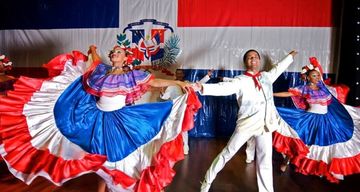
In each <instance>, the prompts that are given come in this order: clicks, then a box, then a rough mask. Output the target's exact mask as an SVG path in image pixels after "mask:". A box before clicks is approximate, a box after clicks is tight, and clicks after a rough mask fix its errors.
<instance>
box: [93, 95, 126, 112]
mask: <svg viewBox="0 0 360 192" xmlns="http://www.w3.org/2000/svg"><path fill="white" fill-rule="evenodd" d="M125 99H126V96H125V95H116V96H113V97H108V96H101V97H100V98H99V100H98V101H97V102H96V106H97V107H98V108H99V109H100V110H102V111H115V110H118V109H121V108H122V107H124V106H125Z"/></svg>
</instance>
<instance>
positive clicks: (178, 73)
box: [175, 69, 185, 81]
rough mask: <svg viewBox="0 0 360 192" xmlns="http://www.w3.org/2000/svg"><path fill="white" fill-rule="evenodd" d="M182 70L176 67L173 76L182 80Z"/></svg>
mask: <svg viewBox="0 0 360 192" xmlns="http://www.w3.org/2000/svg"><path fill="white" fill-rule="evenodd" d="M184 76H185V74H184V71H183V70H182V69H177V70H176V71H175V78H176V80H179V81H183V80H184Z"/></svg>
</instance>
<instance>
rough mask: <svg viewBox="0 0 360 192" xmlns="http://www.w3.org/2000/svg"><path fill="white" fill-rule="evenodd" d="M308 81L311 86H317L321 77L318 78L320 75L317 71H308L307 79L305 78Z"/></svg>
mask: <svg viewBox="0 0 360 192" xmlns="http://www.w3.org/2000/svg"><path fill="white" fill-rule="evenodd" d="M307 79H308V81H309V82H310V83H312V84H317V83H318V82H319V81H320V79H321V77H320V73H319V72H318V71H315V70H314V71H310V73H309V75H308V77H307Z"/></svg>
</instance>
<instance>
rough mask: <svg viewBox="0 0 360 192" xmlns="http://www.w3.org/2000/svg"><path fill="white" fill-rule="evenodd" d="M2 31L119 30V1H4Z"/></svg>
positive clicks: (0, 25)
mask: <svg viewBox="0 0 360 192" xmlns="http://www.w3.org/2000/svg"><path fill="white" fill-rule="evenodd" d="M1 4H2V5H1V7H2V11H0V18H1V24H0V30H4V29H69V28H117V27H118V26H119V1H118V0H93V1H87V0H76V1H74V0H62V1H54V0H52V1H51V0H30V1H22V0H4V1H2V2H1Z"/></svg>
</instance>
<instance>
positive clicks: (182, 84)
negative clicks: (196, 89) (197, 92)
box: [176, 81, 192, 93]
mask: <svg viewBox="0 0 360 192" xmlns="http://www.w3.org/2000/svg"><path fill="white" fill-rule="evenodd" d="M176 84H177V85H178V86H179V87H181V89H182V91H183V92H184V93H186V92H188V91H189V90H190V89H191V88H192V85H191V84H190V83H188V82H184V81H176Z"/></svg>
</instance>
